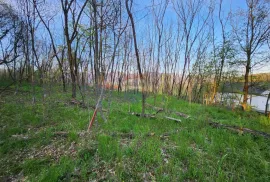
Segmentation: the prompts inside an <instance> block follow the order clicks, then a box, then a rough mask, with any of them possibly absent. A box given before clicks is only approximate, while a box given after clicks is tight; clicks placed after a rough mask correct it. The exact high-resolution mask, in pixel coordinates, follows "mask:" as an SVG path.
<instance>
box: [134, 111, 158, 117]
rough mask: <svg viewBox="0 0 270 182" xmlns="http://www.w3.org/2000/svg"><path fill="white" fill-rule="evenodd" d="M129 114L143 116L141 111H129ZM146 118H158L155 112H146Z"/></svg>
mask: <svg viewBox="0 0 270 182" xmlns="http://www.w3.org/2000/svg"><path fill="white" fill-rule="evenodd" d="M129 114H131V115H134V116H138V117H141V114H140V113H135V112H129ZM144 117H145V118H156V116H155V114H144Z"/></svg>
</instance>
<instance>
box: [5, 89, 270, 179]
mask: <svg viewBox="0 0 270 182" xmlns="http://www.w3.org/2000/svg"><path fill="white" fill-rule="evenodd" d="M30 90H31V89H30V87H29V86H28V85H27V84H26V85H24V86H23V87H22V88H20V89H19V92H18V93H17V94H16V95H14V88H12V87H11V89H9V90H8V91H6V92H5V93H4V94H2V95H1V97H0V166H1V167H0V181H12V180H18V181H46V182H47V181H50V182H51V181H264V182H265V181H269V180H270V152H269V151H270V139H266V138H263V137H260V136H253V135H251V134H242V133H237V132H232V131H230V130H226V129H222V128H213V127H211V126H209V125H208V123H207V121H209V120H211V121H215V122H219V123H223V124H230V125H236V126H241V127H247V128H250V129H254V130H259V131H263V132H267V133H270V126H269V120H267V119H266V118H265V117H264V116H261V115H259V114H257V113H255V112H246V113H243V112H241V111H237V110H236V111H231V110H228V109H226V108H221V107H218V106H212V107H210V106H208V107H207V106H203V105H200V104H189V103H188V102H185V101H182V100H177V99H176V98H174V97H166V96H158V97H157V103H156V106H158V107H164V108H166V109H167V110H171V111H179V112H183V113H185V114H188V115H190V117H189V118H187V119H186V118H181V117H179V116H176V115H174V114H170V113H165V112H161V113H159V114H157V115H156V118H143V119H142V118H140V117H137V116H135V115H131V114H129V109H130V111H131V112H140V110H141V102H140V99H141V96H140V95H139V94H133V93H121V94H117V93H114V92H113V93H106V97H105V99H104V101H103V107H104V109H106V110H107V112H104V115H105V116H106V117H108V119H107V122H104V121H103V120H102V119H101V117H100V115H98V117H97V121H95V123H94V125H93V127H92V128H91V131H90V133H86V129H87V126H88V122H89V118H90V117H91V116H92V114H93V109H92V108H90V109H85V108H81V107H79V106H77V105H72V104H70V98H71V95H70V94H65V93H62V92H61V91H60V90H61V89H60V88H57V87H53V89H52V92H51V94H49V93H48V94H47V96H46V99H45V100H43V99H42V94H41V93H42V88H37V89H36V91H37V93H38V94H37V95H36V97H37V102H36V103H35V104H34V105H33V104H32V96H31V94H30ZM93 98H95V95H94V93H91V92H89V93H87V94H86V100H87V103H88V104H89V105H95V102H94V100H93ZM147 103H148V104H151V105H154V99H153V97H151V96H149V97H148V99H147ZM109 106H110V108H111V109H109ZM147 113H155V110H153V109H152V108H151V107H148V108H147ZM164 116H170V117H173V118H177V119H181V122H174V121H172V120H168V119H165V118H164Z"/></svg>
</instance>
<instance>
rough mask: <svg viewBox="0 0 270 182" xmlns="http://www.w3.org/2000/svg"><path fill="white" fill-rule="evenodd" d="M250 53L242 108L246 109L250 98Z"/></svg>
mask: <svg viewBox="0 0 270 182" xmlns="http://www.w3.org/2000/svg"><path fill="white" fill-rule="evenodd" d="M250 61H251V59H250V55H249V54H248V55H247V65H246V73H245V83H244V88H243V92H244V97H243V103H242V109H243V110H244V111H245V110H246V109H247V100H248V89H249V80H248V77H249V71H250Z"/></svg>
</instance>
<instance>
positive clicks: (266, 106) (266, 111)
mask: <svg viewBox="0 0 270 182" xmlns="http://www.w3.org/2000/svg"><path fill="white" fill-rule="evenodd" d="M269 100H270V92H269V94H268V97H267V101H266V105H265V116H268V117H270V114H268V109H269V108H268V107H269Z"/></svg>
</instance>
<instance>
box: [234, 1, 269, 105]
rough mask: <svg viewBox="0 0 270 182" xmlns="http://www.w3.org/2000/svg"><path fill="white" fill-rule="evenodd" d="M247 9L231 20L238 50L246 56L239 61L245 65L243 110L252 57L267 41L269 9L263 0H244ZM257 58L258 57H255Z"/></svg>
mask: <svg viewBox="0 0 270 182" xmlns="http://www.w3.org/2000/svg"><path fill="white" fill-rule="evenodd" d="M246 4H247V10H245V11H244V10H242V11H239V12H238V17H239V19H240V21H239V19H238V20H237V22H233V25H232V27H233V32H234V35H235V37H236V40H237V41H238V44H239V46H240V50H241V51H242V52H243V53H244V55H245V56H246V60H244V61H240V63H241V64H242V65H244V66H245V76H244V88H243V93H244V97H243V102H242V108H243V110H246V109H247V100H248V91H249V86H250V85H249V82H250V81H249V76H250V70H251V68H252V67H253V66H254V64H258V61H256V62H257V63H255V62H254V60H253V58H254V57H255V56H257V55H258V54H259V52H258V49H259V48H261V47H262V46H263V45H264V44H265V43H266V41H267V39H268V37H269V33H270V23H269V9H268V8H267V7H266V5H267V4H266V2H265V1H263V0H246ZM257 59H259V58H258V57H257Z"/></svg>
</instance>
